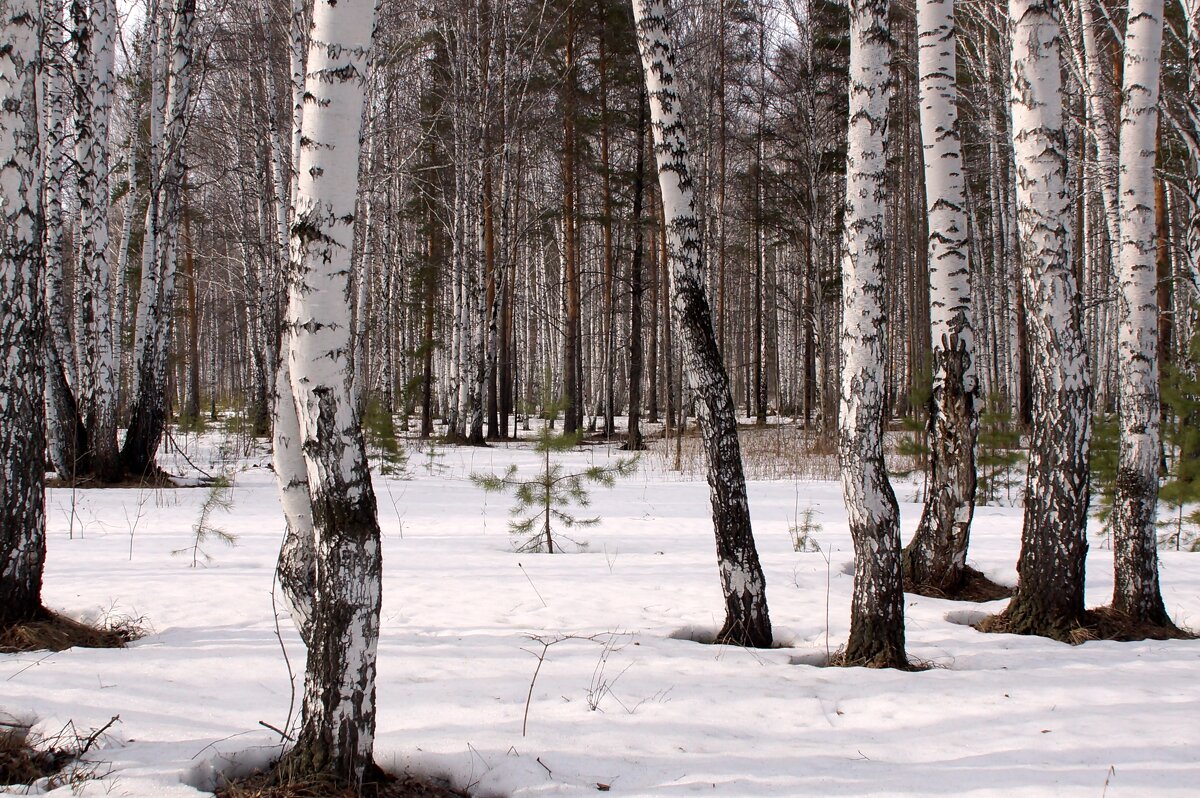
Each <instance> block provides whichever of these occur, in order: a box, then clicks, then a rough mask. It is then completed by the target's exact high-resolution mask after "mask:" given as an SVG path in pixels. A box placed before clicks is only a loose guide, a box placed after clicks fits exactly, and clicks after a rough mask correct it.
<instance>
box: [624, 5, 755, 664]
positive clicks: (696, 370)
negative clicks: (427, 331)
mask: <svg viewBox="0 0 1200 798" xmlns="http://www.w3.org/2000/svg"><path fill="white" fill-rule="evenodd" d="M633 16H634V24H635V26H636V28H637V39H638V50H639V52H640V53H641V58H642V68H643V71H644V74H645V78H646V91H647V95H648V97H649V100H650V120H651V128H652V129H653V131H654V154H655V158H656V159H657V162H658V176H659V187H660V189H661V192H662V204H663V215H664V222H665V224H664V227H665V234H666V239H667V240H666V247H667V261H668V264H669V267H670V276H671V290H672V294H673V304H674V307H675V310H676V311H677V312H678V314H679V323H680V332H681V333H682V335H681V338H682V344H683V362H684V370H685V371H686V373H687V379H688V384H689V385H690V387H691V390H692V392H693V394H694V396H695V397H696V400H697V401H696V420H697V422H698V423H699V425H700V432H701V435H702V436H703V439H704V452H705V458H706V460H707V464H708V485H709V490H710V497H711V501H712V510H713V523H714V526H715V528H716V538H717V561H718V564H719V566H720V571H721V587H722V590H723V592H724V594H725V623H724V625H723V626H722V628H721V630H720V632H719V634H718V635H717V640H718V642H725V643H732V644H737V645H744V646H758V647H764V646H769V645H771V620H770V616H769V614H768V612H767V598H766V580H765V578H764V577H763V572H762V566H761V565H760V564H759V560H758V552H757V550H756V549H755V546H754V535H753V532H752V530H751V526H750V508H749V504H748V502H747V499H746V478H745V475H744V473H743V470H742V454H741V447H740V444H739V442H738V433H737V415H736V411H735V408H734V405H733V397H732V396H731V394H730V392H729V379H728V377H727V376H726V373H725V367H724V365H723V364H722V362H721V353H720V351H719V350H718V348H717V339H716V335H715V333H714V332H713V325H712V314H711V312H710V310H709V304H708V298H707V296H706V295H705V290H704V274H703V271H702V260H701V257H702V254H701V242H700V223H699V219H698V218H697V214H696V204H695V198H694V195H693V189H694V184H693V176H692V167H691V162H690V158H689V155H688V144H687V137H686V135H685V132H684V125H685V122H684V116H683V107H682V101H681V98H680V93H679V91H680V87H679V85H678V83H677V80H676V74H675V61H676V44H675V41H674V37H673V35H672V31H671V28H670V23H669V21H668V11H667V3H666V2H665V0H633Z"/></svg>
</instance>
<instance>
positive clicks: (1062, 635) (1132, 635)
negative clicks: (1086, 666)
mask: <svg viewBox="0 0 1200 798" xmlns="http://www.w3.org/2000/svg"><path fill="white" fill-rule="evenodd" d="M1010 612H1011V608H1010V609H1008V610H1005V611H1004V612H1002V613H1000V614H999V615H992V616H991V617H988V618H984V619H983V620H982V621H980V622H979V623H978V624H976V626H975V628H976V629H978V630H979V631H981V632H987V633H992V634H1026V635H1038V636H1041V637H1049V638H1051V639H1052V640H1058V641H1059V642H1062V643H1069V644H1071V645H1073V646H1077V645H1080V644H1082V643H1086V642H1088V641H1090V640H1111V641H1115V642H1122V643H1130V642H1136V641H1139V640H1195V639H1196V635H1195V634H1193V633H1192V632H1191V631H1189V630H1187V629H1180V628H1179V627H1177V626H1175V624H1174V623H1172V622H1171V620H1170V619H1169V618H1168V619H1166V620H1165V622H1164V623H1150V622H1145V621H1138V620H1136V619H1133V618H1130V617H1129V616H1128V615H1126V614H1124V613H1122V612H1120V611H1118V610H1114V609H1113V608H1112V607H1100V608H1097V609H1094V610H1088V611H1087V612H1085V613H1083V615H1082V617H1081V618H1079V619H1078V621H1077V622H1075V623H1073V624H1068V623H1064V622H1059V623H1057V624H1045V625H1044V626H1041V627H1039V631H1026V630H1027V629H1029V628H1031V625H1030V624H1029V623H1026V624H1025V625H1022V626H1019V625H1016V624H1014V623H1013V621H1012V617H1011V615H1010ZM1027 617H1028V616H1027Z"/></svg>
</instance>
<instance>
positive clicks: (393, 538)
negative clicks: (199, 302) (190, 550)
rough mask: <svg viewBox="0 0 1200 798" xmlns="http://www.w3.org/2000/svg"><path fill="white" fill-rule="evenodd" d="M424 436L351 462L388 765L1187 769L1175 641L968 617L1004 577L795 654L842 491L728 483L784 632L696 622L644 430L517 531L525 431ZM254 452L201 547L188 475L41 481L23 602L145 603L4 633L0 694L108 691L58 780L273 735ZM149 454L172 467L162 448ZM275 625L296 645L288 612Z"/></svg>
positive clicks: (205, 445)
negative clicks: (373, 463) (809, 517)
mask: <svg viewBox="0 0 1200 798" xmlns="http://www.w3.org/2000/svg"><path fill="white" fill-rule="evenodd" d="M216 441H217V439H216V438H206V439H204V440H202V441H200V442H199V443H198V442H197V441H196V439H195V438H194V437H193V438H191V439H190V441H189V442H188V443H187V445H188V454H189V457H190V458H191V459H192V461H193V462H195V463H197V464H198V465H200V466H202V467H205V468H209V466H210V465H211V463H212V461H213V460H214V459H215V456H216V453H217V449H216V446H215V443H216ZM181 443H183V441H181ZM659 445H660V446H661V444H659ZM438 453H439V454H441V455H442V456H441V457H437V458H433V459H431V460H430V459H426V458H423V457H422V456H421V455H420V454H414V455H413V457H412V460H411V462H410V470H411V472H412V478H411V479H410V480H407V481H405V480H397V479H392V478H382V477H379V476H378V475H377V476H376V478H375V484H376V487H377V491H378V495H379V507H380V522H381V525H382V528H383V536H384V597H383V617H382V626H381V637H380V646H379V679H378V709H379V715H378V724H379V728H378V737H377V741H376V749H375V750H376V757H377V759H378V761H379V762H380V763H381V764H382V765H383V766H384V767H387V768H389V769H394V770H402V769H406V768H408V769H412V770H414V771H416V772H418V773H421V774H424V775H430V776H436V777H446V778H449V779H450V780H451V781H452V782H453V783H454V785H455V786H457V787H459V788H470V789H471V790H472V792H473V794H475V795H483V796H491V795H514V796H531V795H591V794H595V793H596V792H597V784H607V785H611V791H612V792H613V793H614V794H620V795H643V796H672V795H685V794H693V793H696V794H703V795H743V796H762V795H778V796H842V795H874V796H931V795H945V796H1004V797H1005V798H1009V797H1010V796H1043V795H1044V796H1086V797H1087V798H1097V797H1098V796H1101V795H1104V796H1107V798H1121V796H1192V795H1195V794H1196V784H1197V783H1200V760H1198V759H1197V757H1196V755H1195V749H1194V745H1195V739H1196V733H1197V731H1200V721H1198V720H1197V718H1200V686H1198V685H1197V674H1198V673H1200V669H1198V667H1197V666H1200V642H1180V641H1173V642H1146V643H1107V642H1093V643H1087V644H1085V645H1083V646H1081V647H1075V648H1072V647H1070V646H1067V645H1064V644H1061V643H1055V642H1052V641H1049V640H1045V639H1041V638H1033V637H1016V636H1011V635H983V634H980V633H978V632H976V631H975V630H974V629H971V628H970V627H969V626H966V625H964V624H966V623H969V622H972V621H974V620H977V619H978V618H980V617H982V615H983V614H984V613H986V612H994V611H997V610H999V609H1002V608H1003V606H1004V602H995V603H992V604H987V605H972V604H967V603H959V602H950V601H941V600H936V599H928V598H921V597H918V596H908V597H907V602H908V603H907V605H906V608H905V611H906V618H907V623H908V636H907V639H908V651H909V654H910V655H911V656H913V657H915V658H919V659H924V660H927V661H929V662H931V663H933V664H934V665H935V666H936V667H935V668H933V669H932V670H928V671H924V672H920V673H898V672H893V671H873V670H863V669H839V668H823V667H819V665H820V664H821V663H822V662H823V661H824V659H825V656H826V651H827V648H826V633H827V629H826V616H827V615H828V618H829V626H828V641H829V642H828V645H829V647H830V648H832V649H833V650H836V649H837V647H838V646H840V645H841V644H842V643H843V642H844V641H845V639H846V636H847V633H848V624H849V602H850V593H851V581H852V580H851V576H850V575H849V574H850V573H851V572H852V567H851V565H850V562H851V556H852V555H851V551H852V547H851V544H850V537H849V532H848V528H847V523H846V515H845V511H844V509H843V507H842V500H841V495H840V489H839V488H838V485H837V483H835V482H801V483H795V482H791V481H779V482H751V483H750V506H751V510H752V512H753V514H754V518H755V521H756V527H755V532H756V535H755V536H756V538H757V540H758V545H759V549H760V552H761V554H762V558H763V564H764V567H765V569H766V576H767V591H768V598H769V600H770V601H771V613H772V617H773V619H774V620H775V623H776V636H777V638H778V639H779V641H780V642H782V643H783V644H784V646H785V647H782V648H779V649H774V650H770V651H750V650H742V649H736V648H728V647H723V646H715V647H714V646H706V645H699V644H697V643H695V642H692V641H691V640H689V639H687V638H688V637H691V636H698V635H703V634H709V635H711V634H713V633H714V632H715V631H716V630H717V627H718V626H719V625H720V622H721V619H722V613H723V604H722V599H721V590H720V584H719V581H718V576H717V570H716V562H715V556H714V552H713V550H712V547H713V543H712V531H711V519H710V518H709V514H708V501H707V491H708V488H707V485H706V484H705V483H704V482H703V480H702V479H694V480H693V479H682V478H680V477H679V476H678V475H676V474H674V473H673V472H670V471H664V469H663V468H662V463H663V462H667V461H668V459H667V458H665V457H663V456H662V455H655V454H650V455H648V456H647V457H645V458H644V460H643V466H644V467H643V469H642V471H641V472H639V473H638V474H637V475H636V476H634V477H632V478H630V479H628V480H624V481H622V482H619V483H618V484H617V487H616V488H615V489H613V490H612V491H605V490H603V489H598V490H596V491H594V493H593V497H594V499H595V501H594V505H593V507H594V510H595V512H596V514H598V515H599V516H601V518H602V522H601V524H600V525H599V526H598V527H595V528H593V529H589V530H587V531H586V532H584V533H583V534H584V535H585V536H586V538H587V541H588V543H589V544H590V545H589V549H590V550H589V551H588V552H586V553H579V554H558V555H552V556H551V555H530V554H522V555H516V554H513V553H511V551H510V548H509V547H510V540H509V535H508V532H507V526H506V521H507V512H508V507H509V504H508V500H507V499H505V498H497V497H496V496H487V495H485V494H484V493H483V492H482V491H480V490H479V489H477V488H475V487H474V486H473V485H471V483H470V480H469V479H468V475H469V474H470V473H471V472H473V471H503V470H504V468H505V467H506V466H507V465H508V463H510V462H515V463H517V464H518V465H519V466H520V468H521V471H522V472H523V473H528V472H530V471H531V470H532V469H533V468H535V459H536V457H535V455H534V454H533V453H532V452H531V451H529V449H528V448H527V446H526V447H523V448H505V447H503V446H496V447H492V448H489V449H451V448H439V449H438ZM617 454H618V453H617V452H616V451H610V450H609V449H608V448H606V447H592V448H589V449H587V450H584V451H580V452H575V453H572V454H570V455H567V456H566V459H567V462H568V463H569V466H570V467H572V468H574V467H576V466H578V465H580V464H583V463H587V462H591V461H592V459H593V458H594V459H595V461H596V462H607V461H608V459H609V458H611V457H615V456H616V455H617ZM269 459H270V458H269V455H268V454H267V453H266V452H262V453H261V454H260V455H258V456H257V457H253V458H251V459H250V460H247V461H237V460H230V461H229V463H230V464H231V465H234V464H236V465H238V466H239V467H244V468H246V470H244V471H242V472H240V473H238V474H236V477H235V487H234V493H233V498H234V507H233V510H232V512H231V513H229V514H228V515H224V516H222V515H217V516H216V517H214V519H213V522H214V523H216V524H217V525H219V526H221V527H223V528H224V529H226V530H228V531H229V532H231V533H233V534H235V535H237V536H238V545H237V547H235V548H232V549H226V548H222V547H220V546H219V545H218V546H216V547H215V548H212V549H211V550H210V553H211V554H212V555H213V558H214V559H213V562H212V563H211V564H210V565H209V566H208V567H206V568H205V567H201V568H191V567H189V564H190V562H191V558H190V557H184V556H172V555H171V551H172V550H173V549H179V548H181V547H184V546H190V545H191V540H192V534H193V533H192V525H193V523H195V520H196V516H197V513H198V511H199V507H200V504H201V503H202V502H203V501H204V498H205V495H206V491H205V490H203V489H201V490H196V489H191V490H147V491H137V490H105V491H77V492H75V493H74V494H72V492H71V491H69V490H51V491H50V493H49V497H48V499H49V501H48V506H47V511H48V516H49V521H50V529H49V546H50V550H49V557H48V564H47V571H46V593H45V598H46V601H47V603H48V604H49V605H50V606H52V607H55V608H60V609H63V610H66V611H67V612H69V613H73V614H75V615H77V616H83V617H91V618H95V617H97V616H99V615H103V614H104V613H108V612H114V613H117V614H127V615H134V616H145V618H146V620H147V621H148V622H149V624H150V625H151V626H152V630H153V631H152V634H150V635H149V636H147V637H145V638H143V639H142V640H140V641H138V642H136V643H134V644H133V645H132V646H131V647H130V648H129V649H126V650H83V649H77V650H71V651H65V652H62V653H58V654H51V655H47V654H46V653H44V652H43V653H33V654H18V655H12V654H9V655H0V709H3V710H4V711H6V712H8V713H10V714H13V715H17V716H20V717H26V716H30V715H33V716H36V717H37V718H39V719H40V723H39V726H38V728H39V729H41V730H43V731H46V732H49V733H53V732H56V731H57V730H58V729H59V728H61V727H62V726H63V725H64V724H65V723H66V722H67V721H68V720H73V721H74V722H75V724H76V726H77V727H79V728H80V729H81V730H87V729H89V728H99V727H101V726H102V725H104V724H105V723H106V722H107V721H108V720H109V718H111V717H112V716H113V715H117V714H119V715H120V716H121V721H120V723H119V724H117V725H116V726H115V727H114V728H113V730H112V732H111V733H110V734H107V735H105V737H104V738H103V740H102V743H101V745H100V746H99V747H98V749H97V750H95V751H94V752H93V753H92V754H91V755H89V758H91V759H95V760H97V761H99V762H101V763H103V764H102V765H101V766H100V768H99V772H100V773H106V772H109V771H111V773H110V774H109V775H107V776H106V777H105V778H103V779H102V780H99V781H92V782H85V783H83V784H81V785H79V788H78V789H79V794H82V795H84V796H107V795H112V796H146V797H147V798H149V797H150V796H154V797H155V798H159V797H165V798H174V797H175V796H180V797H182V796H195V795H198V794H200V793H199V792H197V788H199V789H200V790H201V791H203V790H204V789H206V788H209V787H211V785H212V784H213V783H214V779H215V777H216V774H217V773H218V772H224V773H230V774H234V775H238V774H241V773H245V772H246V770H247V769H249V768H253V767H259V766H262V765H264V764H265V763H266V762H268V761H269V760H270V759H271V758H272V757H274V756H276V755H277V754H278V752H279V749H278V748H277V747H276V744H277V743H278V740H279V738H278V735H276V734H274V733H273V732H270V731H268V730H266V729H265V728H263V727H262V726H260V725H259V721H265V722H266V723H269V724H272V725H274V726H279V727H282V726H283V725H284V724H285V723H286V722H287V719H288V702H289V698H290V696H291V690H290V688H289V684H288V671H287V666H286V665H285V663H284V659H283V656H282V654H281V652H280V648H279V643H278V641H277V640H276V637H275V635H276V624H275V620H274V616H273V611H272V602H271V585H272V573H271V572H272V568H273V567H274V564H275V556H276V552H277V550H278V547H279V542H280V540H281V537H282V534H283V519H282V514H281V511H280V508H279V503H278V499H277V488H276V484H275V479H274V475H273V474H272V473H271V472H270V471H268V470H267V469H266V467H265V466H266V464H267V463H268V462H269ZM430 462H432V463H434V465H433V466H432V467H431V468H427V467H426V464H427V463H430ZM164 465H165V466H166V467H167V468H169V469H173V470H175V471H176V473H182V472H183V471H184V470H185V469H186V464H185V463H183V462H182V460H179V461H178V462H176V461H175V460H174V459H173V458H171V457H166V458H164ZM430 472H432V473H430ZM192 474H193V475H194V474H195V472H192ZM914 490H915V488H914V486H913V485H912V484H911V483H903V482H901V483H898V485H897V492H898V494H899V496H900V498H901V499H902V503H901V515H902V518H903V523H904V538H905V540H907V539H908V537H909V536H910V535H911V533H912V529H913V527H914V526H915V524H916V522H917V519H918V515H919V513H920V506H919V505H917V504H914V503H912V502H911V501H907V502H906V501H903V500H911V499H912V498H913V493H914ZM797 497H798V498H797ZM73 500H74V525H73V527H74V528H73V534H74V537H73V538H71V537H69V531H70V530H71V517H72V506H73V505H72V501H73ZM797 505H798V507H799V510H800V512H801V513H803V511H804V509H805V508H806V507H807V506H811V507H813V508H814V509H815V511H816V516H815V520H816V521H818V522H819V523H820V524H822V526H823V528H822V529H821V530H820V531H817V532H815V533H814V534H813V537H814V538H815V539H816V540H817V541H818V542H819V543H820V545H821V547H822V548H823V549H824V551H825V552H827V553H828V555H829V558H830V561H829V564H828V566H827V565H826V561H825V558H824V556H823V555H822V554H820V553H797V552H794V551H793V550H792V542H791V538H790V536H789V532H788V527H789V525H790V524H791V523H793V522H794V520H795V515H796V508H797ZM139 513H141V516H140V518H139ZM135 522H136V527H135V528H134V532H133V538H132V557H131V556H130V547H131V540H130V528H131V526H133V525H134V523H135ZM1093 531H1094V530H1093ZM1020 534H1021V516H1020V509H1019V508H1011V507H991V506H987V507H980V508H979V510H978V511H977V513H976V519H975V527H974V532H973V535H972V549H971V561H972V563H973V564H974V565H975V566H976V567H978V568H980V569H981V570H982V571H984V572H985V573H986V574H987V575H989V576H990V577H992V578H993V579H997V580H999V581H1003V582H1008V583H1011V582H1012V581H1013V580H1014V579H1015V571H1014V563H1015V562H1016V559H1017V552H1018V548H1019V546H1020ZM1091 543H1092V551H1091V554H1090V556H1089V558H1088V585H1087V587H1088V601H1089V604H1090V605H1097V604H1101V603H1104V602H1106V601H1107V600H1108V597H1109V596H1110V595H1111V592H1112V555H1111V552H1110V551H1108V550H1107V549H1105V548H1104V547H1103V540H1102V539H1100V538H1097V537H1093V538H1092V539H1091ZM1162 575H1163V593H1164V598H1165V600H1166V604H1167V608H1168V610H1169V611H1170V612H1171V613H1172V615H1173V617H1174V618H1175V620H1176V621H1178V622H1179V623H1182V624H1185V625H1188V626H1191V627H1193V628H1196V627H1198V626H1200V557H1198V556H1197V555H1194V554H1188V553H1175V552H1164V553H1163V561H1162ZM827 579H828V584H829V586H828V594H827V589H826V580H827ZM827 595H828V599H827ZM827 601H828V603H827ZM278 606H279V607H280V612H281V613H282V612H283V609H282V607H283V605H282V603H281V602H278ZM279 630H280V632H281V634H282V636H283V640H284V641H285V643H286V645H287V650H288V656H289V657H290V660H291V664H292V668H294V669H300V668H302V667H303V663H304V652H303V650H302V647H301V644H300V641H299V639H298V637H297V636H296V633H295V631H294V627H293V625H292V623H291V622H290V620H289V619H288V618H287V617H286V616H284V617H282V618H281V619H280V622H279ZM532 635H538V636H541V637H542V638H543V639H544V640H545V641H546V642H550V641H554V640H559V639H560V638H562V637H564V636H567V635H571V636H574V637H572V638H569V639H564V640H562V642H557V643H554V644H553V645H551V646H550V647H549V648H548V650H547V651H546V654H545V662H544V663H543V664H542V666H541V670H540V673H539V674H538V677H537V681H536V684H535V686H534V689H533V695H532V699H531V702H530V705H529V717H528V734H527V736H522V733H521V727H522V720H523V716H524V713H525V699H526V695H527V693H528V692H529V685H530V678H531V677H532V676H533V673H534V669H535V668H536V667H537V657H536V656H535V655H536V654H537V653H538V652H541V651H542V648H543V646H542V644H541V643H539V642H537V641H535V640H532V639H531V636H532ZM588 637H592V638H594V639H590V640H589V639H583V638H588ZM530 652H532V653H530ZM301 677H302V674H300V673H297V698H299V694H300V691H301V690H300V688H301V684H300V682H301V681H302V679H301ZM593 706H594V707H595V708H594V709H593ZM293 720H294V718H293ZM52 794H54V795H61V796H67V795H70V794H71V793H70V790H69V788H65V787H64V788H60V789H59V790H58V791H56V792H54V793H52Z"/></svg>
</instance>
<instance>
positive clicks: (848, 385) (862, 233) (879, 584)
mask: <svg viewBox="0 0 1200 798" xmlns="http://www.w3.org/2000/svg"><path fill="white" fill-rule="evenodd" d="M889 5H890V4H889V2H888V0H851V3H850V128H849V138H848V141H847V147H846V208H845V222H844V224H845V229H844V233H843V235H844V236H845V248H844V252H845V254H844V257H843V260H842V353H843V357H844V358H845V362H844V365H843V367H842V383H841V406H840V414H839V430H838V458H839V461H840V463H841V475H842V493H843V495H844V497H845V502H846V511H847V513H848V514H849V517H850V533H851V536H852V537H853V539H854V593H853V597H852V599H851V606H850V640H849V642H848V643H847V644H846V654H845V657H846V662H847V663H851V664H867V665H874V666H880V667H904V666H906V665H907V664H908V660H907V658H906V656H905V653H904V587H903V577H902V572H901V562H900V556H901V552H900V513H899V508H898V506H897V504H896V495H895V493H894V492H893V491H892V485H891V483H890V482H889V481H888V477H887V471H886V470H885V467H884V462H883V414H884V386H883V354H884V351H885V349H884V334H883V325H884V302H885V294H884V277H883V264H884V256H885V253H886V243H885V239H884V229H885V228H884V200H885V199H886V196H887V195H886V190H887V189H886V187H885V185H884V173H885V169H886V163H887V135H888V102H889V101H890V99H891V33H890V31H889V29H888V12H889Z"/></svg>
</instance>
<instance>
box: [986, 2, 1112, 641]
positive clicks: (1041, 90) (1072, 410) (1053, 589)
mask: <svg viewBox="0 0 1200 798" xmlns="http://www.w3.org/2000/svg"><path fill="white" fill-rule="evenodd" d="M1059 19H1060V11H1059V6H1058V3H1057V2H1056V0H1010V2H1009V25H1010V30H1011V34H1012V35H1011V38H1012V42H1013V45H1012V55H1011V67H1012V73H1011V75H1012V84H1011V92H1012V94H1011V108H1012V134H1013V146H1014V149H1015V157H1016V167H1017V186H1016V200H1017V228H1018V232H1019V238H1020V256H1021V260H1022V275H1023V281H1024V287H1025V297H1026V302H1027V324H1028V333H1027V334H1028V338H1029V357H1030V361H1031V362H1032V363H1033V364H1034V365H1035V368H1034V369H1033V379H1032V394H1031V397H1030V398H1031V407H1032V421H1031V430H1030V445H1029V467H1028V474H1027V478H1026V483H1025V524H1024V529H1023V532H1022V538H1021V555H1020V559H1019V561H1018V563H1017V572H1018V575H1019V577H1020V583H1019V585H1018V586H1017V593H1016V595H1015V596H1014V597H1013V600H1012V602H1011V603H1010V604H1009V606H1008V609H1007V610H1006V611H1005V618H1006V626H1007V629H1008V630H1009V631H1012V632H1016V633H1021V634H1040V635H1045V636H1048V637H1054V638H1057V639H1070V635H1071V633H1072V632H1073V631H1074V630H1075V629H1076V628H1077V627H1078V626H1079V624H1080V622H1081V621H1082V619H1083V609H1084V607H1083V571H1084V558H1085V556H1086V554H1087V538H1086V526H1087V506H1088V490H1087V489H1088V444H1089V439H1090V436H1091V418H1092V390H1091V382H1090V374H1089V369H1088V364H1087V350H1086V347H1085V344H1084V340H1083V317H1082V310H1081V307H1080V295H1079V286H1078V284H1077V282H1076V280H1075V275H1074V271H1073V269H1072V265H1073V264H1072V259H1071V223H1072V219H1071V216H1072V208H1071V198H1070V195H1069V194H1068V191H1067V161H1066V138H1065V135H1064V131H1063V108H1062V94H1063V90H1062V73H1061V69H1062V64H1061V62H1060V42H1059V39H1060V25H1059Z"/></svg>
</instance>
